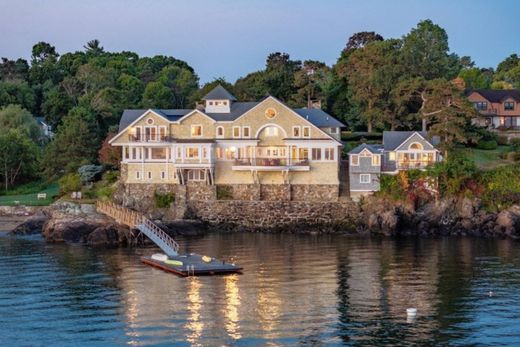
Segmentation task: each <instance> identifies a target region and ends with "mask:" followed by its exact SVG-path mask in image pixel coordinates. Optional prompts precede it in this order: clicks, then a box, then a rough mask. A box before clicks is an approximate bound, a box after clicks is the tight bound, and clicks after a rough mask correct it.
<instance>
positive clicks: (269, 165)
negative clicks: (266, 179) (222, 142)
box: [233, 158, 310, 171]
mask: <svg viewBox="0 0 520 347" xmlns="http://www.w3.org/2000/svg"><path fill="white" fill-rule="evenodd" d="M250 169H255V170H262V171H278V170H292V171H309V170H310V166H309V160H308V159H291V158H241V159H235V162H234V163H233V170H238V171H240V170H250Z"/></svg>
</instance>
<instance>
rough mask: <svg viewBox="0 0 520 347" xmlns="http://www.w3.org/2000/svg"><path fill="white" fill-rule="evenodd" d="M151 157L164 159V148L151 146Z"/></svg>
mask: <svg viewBox="0 0 520 347" xmlns="http://www.w3.org/2000/svg"><path fill="white" fill-rule="evenodd" d="M152 159H166V148H152Z"/></svg>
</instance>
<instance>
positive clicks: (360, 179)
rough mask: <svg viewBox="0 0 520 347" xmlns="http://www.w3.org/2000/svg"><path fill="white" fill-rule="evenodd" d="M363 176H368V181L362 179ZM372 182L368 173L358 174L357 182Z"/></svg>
mask: <svg viewBox="0 0 520 347" xmlns="http://www.w3.org/2000/svg"><path fill="white" fill-rule="evenodd" d="M363 177H368V181H366V182H365V181H364V180H363ZM371 182H372V177H371V175H370V174H360V175H359V183H362V184H368V183H371Z"/></svg>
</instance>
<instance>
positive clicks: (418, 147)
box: [408, 142, 423, 150]
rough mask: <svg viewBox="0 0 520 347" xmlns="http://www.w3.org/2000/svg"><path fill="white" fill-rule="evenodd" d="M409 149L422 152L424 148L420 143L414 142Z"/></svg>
mask: <svg viewBox="0 0 520 347" xmlns="http://www.w3.org/2000/svg"><path fill="white" fill-rule="evenodd" d="M408 149H415V150H422V149H423V146H422V145H421V144H420V143H418V142H414V143H412V144H410V147H408Z"/></svg>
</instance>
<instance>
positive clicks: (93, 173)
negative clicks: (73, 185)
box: [78, 165, 103, 183]
mask: <svg viewBox="0 0 520 347" xmlns="http://www.w3.org/2000/svg"><path fill="white" fill-rule="evenodd" d="M102 172H103V166H101V165H83V166H81V167H80V168H79V169H78V174H79V177H80V178H81V182H83V183H89V182H94V180H96V179H98V178H99V177H100V175H101V173H102Z"/></svg>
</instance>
